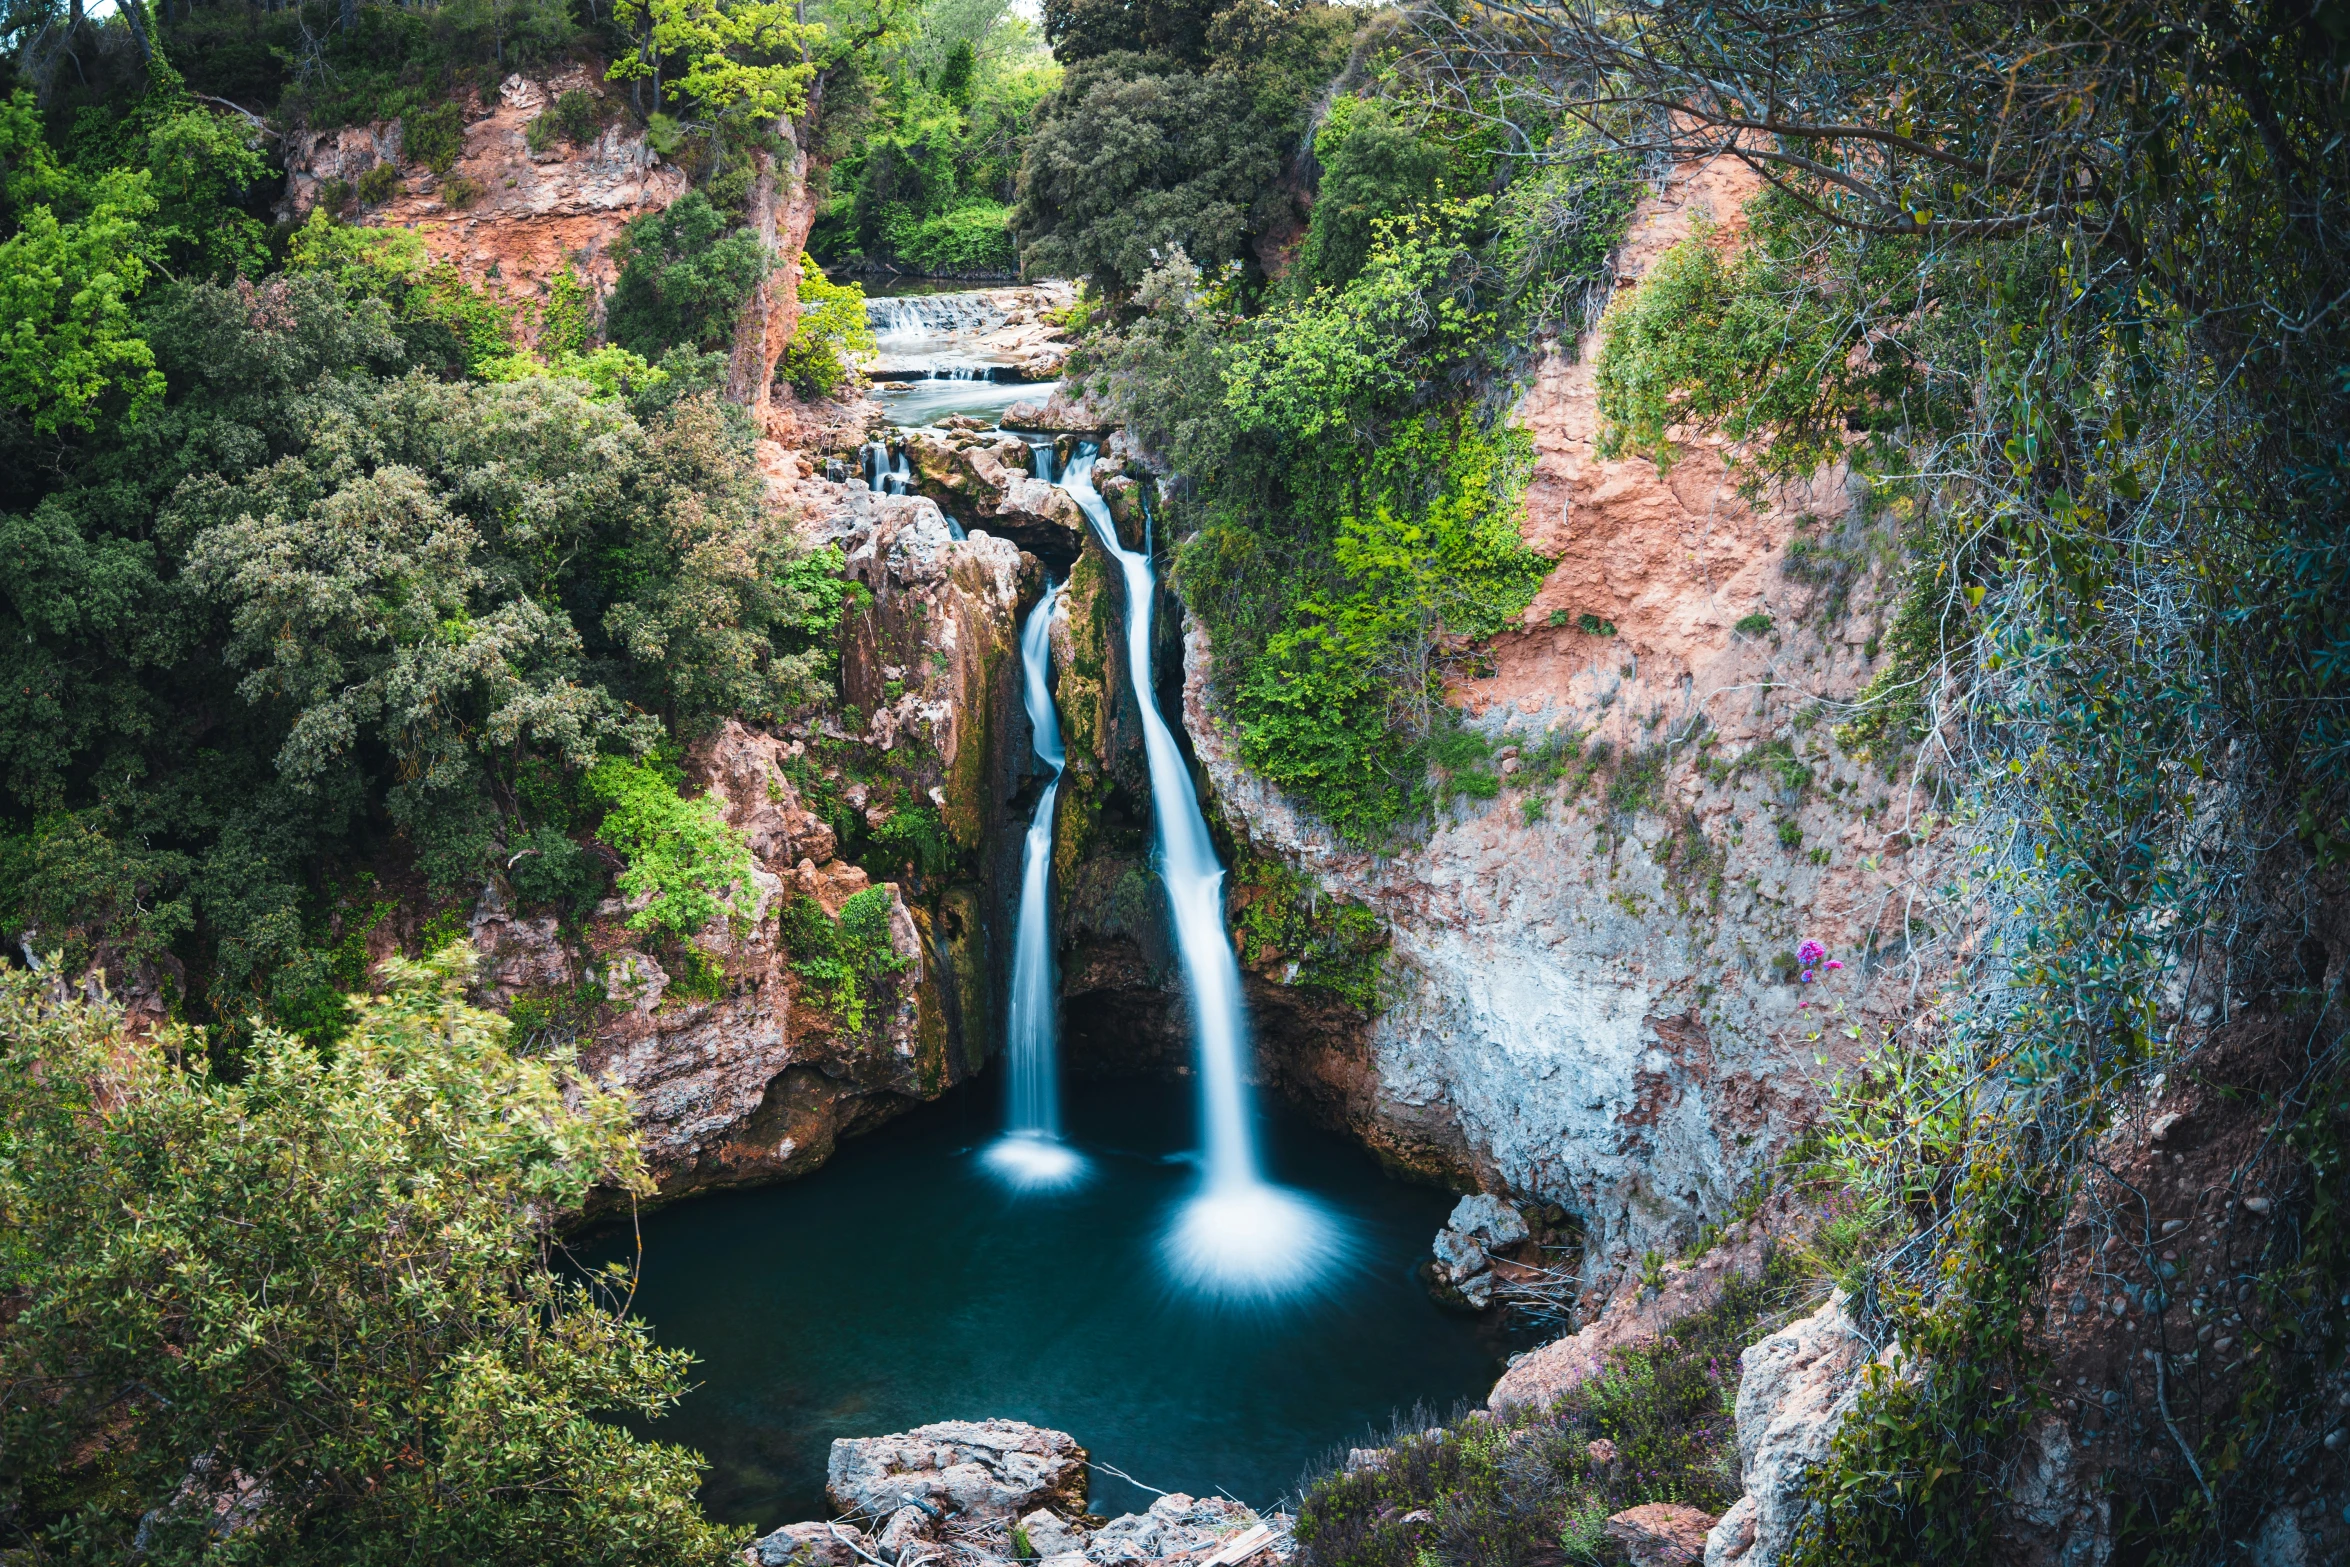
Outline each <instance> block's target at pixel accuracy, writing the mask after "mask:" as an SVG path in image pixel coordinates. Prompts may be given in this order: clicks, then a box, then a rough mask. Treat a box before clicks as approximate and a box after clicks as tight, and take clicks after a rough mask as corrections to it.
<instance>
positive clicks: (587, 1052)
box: [472, 486, 1037, 1196]
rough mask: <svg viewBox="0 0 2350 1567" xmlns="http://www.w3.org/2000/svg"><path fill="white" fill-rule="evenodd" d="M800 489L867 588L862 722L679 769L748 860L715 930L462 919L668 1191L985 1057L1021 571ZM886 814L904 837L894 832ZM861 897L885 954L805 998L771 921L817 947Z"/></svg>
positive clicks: (733, 731) (855, 643)
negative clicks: (630, 1123) (876, 907)
mask: <svg viewBox="0 0 2350 1567" xmlns="http://www.w3.org/2000/svg"><path fill="white" fill-rule="evenodd" d="M819 488H820V489H821V490H823V491H826V492H827V493H822V494H812V495H809V496H806V497H798V498H801V499H807V500H823V501H825V502H827V503H828V505H829V509H825V508H824V507H819V506H814V505H811V506H809V507H807V508H806V509H805V512H804V514H803V516H802V517H801V519H800V523H799V526H801V527H802V528H803V529H805V530H806V531H807V532H808V533H809V535H810V536H811V537H812V538H814V539H816V540H819V541H822V542H828V543H831V544H834V545H836V546H837V547H839V548H840V550H841V552H842V560H843V570H844V571H845V573H846V574H847V575H848V576H849V577H850V578H851V579H852V580H853V581H854V582H855V583H856V584H857V585H858V586H859V588H860V589H861V590H862V591H863V594H864V598H863V601H862V608H861V609H860V610H859V611H858V612H857V613H856V614H854V615H851V616H849V617H846V618H845V619H844V625H843V645H842V652H841V683H842V689H843V693H844V696H845V698H846V701H847V709H846V711H847V712H848V713H849V714H852V715H854V717H855V719H857V720H859V721H858V722H855V723H854V724H853V725H850V726H846V727H844V726H843V724H842V723H840V722H839V721H838V720H837V719H836V718H834V717H832V716H830V715H827V716H825V717H823V718H821V719H819V720H818V721H816V722H814V723H807V724H799V725H795V726H787V727H784V728H780V729H767V728H759V727H754V726H751V725H746V724H743V723H740V722H734V721H729V722H728V723H726V724H725V725H723V726H722V727H721V728H720V729H719V730H718V732H717V733H716V734H715V735H714V736H712V737H711V738H710V739H708V740H707V741H705V742H704V743H702V744H701V745H699V746H697V747H696V748H695V749H694V751H693V752H692V753H691V755H690V756H689V757H688V759H687V760H688V765H687V771H688V774H689V779H690V782H691V784H692V785H694V786H697V787H699V788H700V789H702V790H704V791H706V793H707V795H708V797H709V798H710V799H711V800H712V801H714V802H715V803H716V804H717V806H718V808H719V811H720V814H721V815H722V816H723V817H724V818H725V820H726V821H727V823H728V825H729V826H731V827H733V828H734V829H735V830H736V831H737V832H739V833H741V834H742V836H743V838H744V841H745V842H746V843H747V845H748V846H749V848H750V850H751V855H752V861H753V869H752V873H751V879H752V884H753V885H752V886H751V888H749V889H748V890H747V891H746V892H745V893H744V894H743V895H742V896H740V897H738V899H737V907H736V909H735V911H734V912H733V914H732V915H722V916H721V917H719V918H718V919H716V920H714V921H712V923H711V924H710V925H709V926H708V927H707V928H706V929H704V930H702V931H700V932H698V933H697V934H696V935H695V936H694V938H693V940H692V942H691V943H690V944H682V945H681V944H674V943H672V944H669V945H666V946H665V945H663V944H662V943H661V942H660V941H656V940H655V939H654V938H653V936H652V935H651V934H650V933H644V932H639V931H636V930H634V929H632V928H631V925H630V920H631V917H632V916H633V915H634V914H635V913H636V908H635V907H634V906H632V905H630V904H627V903H623V902H621V901H618V900H612V901H609V902H607V903H606V904H605V905H604V906H603V907H601V908H600V909H598V910H597V911H596V914H595V917H594V918H593V919H592V920H590V921H589V922H588V923H587V927H586V930H585V934H584V939H582V940H577V941H572V940H567V939H566V938H565V936H564V934H563V931H562V929H561V927H560V925H559V923H558V921H557V919H556V918H555V917H554V916H552V915H544V914H538V915H533V914H525V913H522V912H518V911H516V910H514V909H513V908H512V907H511V906H510V900H509V898H508V896H507V894H506V893H505V891H504V889H502V888H501V887H499V886H497V885H495V884H493V885H492V887H491V888H490V889H488V891H486V892H485V894H484V896H483V898H482V899H481V902H480V904H479V906H478V907H477V909H476V911H475V914H474V918H473V921H472V936H473V942H474V945H475V947H476V948H477V949H478V950H480V951H481V953H482V954H483V957H484V962H483V968H482V974H481V986H482V989H483V991H484V992H485V994H486V995H487V996H488V997H489V998H490V999H491V1000H493V1001H494V1002H496V1003H497V1004H499V1005H501V1006H504V1007H506V1008H507V1009H508V1010H509V1011H510V1012H511V1013H512V1014H513V1015H514V1016H516V1017H517V1018H527V1019H529V1020H530V1024H531V1026H532V1027H533V1028H552V1029H554V1030H555V1031H556V1032H558V1033H560V1034H562V1035H564V1036H565V1037H567V1038H568V1039H570V1040H572V1041H573V1042H575V1043H576V1047H577V1049H578V1054H579V1060H580V1063H581V1065H582V1067H583V1068H584V1069H585V1070H586V1071H588V1072H589V1073H591V1074H593V1075H595V1076H597V1077H602V1078H609V1079H612V1080H616V1081H617V1082H619V1083H620V1084H621V1085H622V1086H624V1087H626V1088H627V1089H628V1090H629V1091H630V1094H631V1096H632V1098H633V1101H634V1105H635V1110H636V1115H637V1122H638V1127H639V1134H640V1140H641V1144H642V1146H643V1148H644V1151H645V1155H646V1162H647V1164H648V1166H649V1167H650V1169H651V1172H652V1174H653V1176H654V1179H655V1181H656V1182H657V1184H658V1186H659V1189H660V1191H661V1193H662V1194H663V1195H665V1196H674V1195H678V1194H681V1193H684V1192H689V1191H696V1190H703V1189H708V1188H711V1187H718V1186H727V1185H735V1184H741V1183H745V1182H752V1181H763V1180H774V1179H779V1178H783V1177H788V1176H793V1175H798V1174H802V1173H804V1172H806V1171H807V1170H810V1169H813V1168H814V1167H815V1166H817V1165H818V1164H820V1163H822V1162H823V1161H824V1160H825V1159H826V1158H828V1157H829V1156H830V1155H831V1152H832V1150H833V1147H834V1145H835V1144H836V1142H837V1140H838V1139H839V1138H840V1137H842V1136H844V1135H848V1134H850V1133H853V1132H856V1131H859V1130H863V1129H865V1128H868V1127H870V1126H873V1125H876V1124H878V1123H879V1122H881V1121H883V1120H886V1119H887V1118H889V1117H890V1116H892V1115H894V1114H896V1113H898V1112H899V1111H901V1110H903V1109H905V1108H907V1107H909V1106H911V1105H913V1104H916V1103H919V1102H920V1101H922V1100H925V1099H929V1098H934V1097H936V1096H937V1095H938V1094H940V1093H943V1092H944V1091H945V1090H946V1089H947V1088H948V1087H950V1086H952V1085H953V1084H954V1083H956V1082H959V1081H961V1080H962V1079H964V1078H966V1077H968V1076H969V1075H970V1074H971V1073H972V1072H974V1071H976V1070H977V1069H978V1068H979V1067H980V1066H981V1065H982V1064H983V1062H984V1060H985V1058H986V1055H987V1053H988V1050H989V1048H990V1041H991V1038H992V1035H991V1033H990V1031H989V1026H988V1025H989V1020H990V1019H991V1018H992V1016H993V1015H994V1004H995V1003H994V996H993V989H992V987H993V985H994V984H995V982H996V979H995V976H996V973H997V970H998V968H999V967H1000V964H999V963H998V962H997V954H995V953H994V952H993V951H992V949H991V947H990V944H989V942H988V939H987V931H988V930H989V928H990V927H991V925H992V924H995V923H998V922H1000V917H999V913H997V912H991V911H994V910H996V908H997V905H999V904H1000V903H1001V902H1002V900H1003V898H1004V896H1005V895H1006V894H1005V893H1004V891H1003V886H1004V877H1003V874H1002V871H1003V868H1002V867H1001V866H999V865H997V864H996V863H995V859H994V857H995V856H996V855H997V851H998V850H999V848H1000V846H1001V845H1003V844H1006V843H1009V842H1010V841H1011V838H1012V835H1010V834H1008V833H1006V832H1004V831H1003V825H1004V824H1003V819H1002V812H1003V808H1004V807H1003V802H1004V801H1005V800H1006V799H1008V798H1009V797H1010V796H1011V794H1012V793H1013V792H1014V784H1013V780H1014V779H1015V778H1016V777H1017V776H1018V769H1019V767H1020V765H1021V757H1022V752H1021V749H1020V748H1021V744H1022V743H1023V741H1024V738H1025V737H1024V734H1021V733H1016V732H1015V730H1016V729H1017V727H1018V726H1017V724H1016V723H1015V722H1014V721H1013V720H1012V719H1011V718H1010V716H1009V715H1014V714H1017V712H1018V711H1019V706H1018V685H1017V682H1018V679H1019V659H1018V651H1017V645H1016V637H1017V625H1018V617H1019V613H1020V610H1021V608H1022V606H1023V601H1024V599H1027V598H1032V597H1033V594H1034V592H1035V590H1036V586H1037V584H1036V576H1037V571H1036V567H1035V563H1034V561H1033V559H1032V558H1030V557H1026V556H1023V555H1022V554H1021V553H1020V552H1019V551H1018V550H1017V549H1015V548H1014V547H1013V546H1012V545H1011V544H1009V543H1008V542H1006V541H1004V540H1002V539H996V538H990V537H987V536H986V535H984V534H980V535H974V536H972V537H970V538H967V539H962V540H957V539H954V538H951V537H950V536H949V534H948V531H947V528H946V523H945V519H944V518H943V517H942V516H941V515H940V514H939V511H938V508H937V507H936V506H934V505H932V504H931V503H930V502H929V501H927V500H923V499H921V498H919V497H887V496H873V495H870V494H869V493H867V492H866V491H864V490H863V489H862V487H859V486H829V487H819ZM901 816H903V817H904V818H905V819H906V821H908V822H910V823H913V824H914V825H913V827H912V829H911V830H910V831H903V832H899V833H896V834H892V833H890V832H889V831H888V829H889V827H890V824H891V823H892V822H893V821H894V820H896V819H898V818H899V817H901ZM836 823H840V824H843V825H844V826H853V828H854V829H855V831H856V833H857V842H856V843H854V844H851V843H844V842H842V840H841V837H840V833H839V830H837V829H836V825H835V824H836ZM933 846H935V847H933ZM860 860H861V861H862V863H860ZM868 866H871V867H872V868H871V869H870V870H869V869H868ZM876 873H878V874H876ZM874 888H879V889H880V890H881V892H882V893H883V894H884V896H885V897H886V900H887V904H886V919H887V929H888V948H889V951H888V954H887V957H886V960H880V959H879V955H875V956H876V959H877V961H875V962H874V964H873V965H872V968H873V971H872V972H870V973H861V974H860V975H859V977H858V978H857V979H856V980H855V981H854V982H853V983H854V984H855V985H856V986H857V987H858V988H857V989H856V990H855V992H854V993H853V994H851V993H849V992H846V991H844V990H842V989H841V987H840V986H839V984H838V983H837V982H836V981H834V980H830V979H827V980H825V981H823V982H815V981H811V979H810V978H809V975H808V972H807V971H806V970H804V968H803V966H802V964H803V960H804V959H806V958H808V957H809V956H810V954H808V953H805V952H799V953H795V952H794V951H793V950H791V947H790V939H791V938H789V937H788V935H787V931H788V929H789V927H788V926H787V924H786V921H785V919H784V915H785V912H786V910H787V909H788V908H789V907H790V906H792V905H794V904H797V903H802V902H804V903H805V904H806V905H807V906H808V907H809V909H810V911H811V912H810V914H809V916H808V917H809V918H810V919H813V920H814V921H816V925H815V926H813V927H809V928H815V929H820V928H821V926H822V925H823V924H825V923H827V922H830V921H832V920H834V919H837V917H838V916H839V915H840V913H841V910H842V908H843V907H844V906H845V905H846V904H847V902H848V901H849V900H850V899H851V898H854V897H857V896H858V895H860V894H863V893H866V892H868V891H869V890H871V889H874Z"/></svg>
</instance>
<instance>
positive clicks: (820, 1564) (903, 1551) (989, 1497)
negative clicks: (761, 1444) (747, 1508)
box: [745, 1420, 1289, 1567]
mask: <svg viewBox="0 0 2350 1567" xmlns="http://www.w3.org/2000/svg"><path fill="white" fill-rule="evenodd" d="M1088 1467H1089V1460H1088V1458H1087V1454H1086V1451H1085V1449H1084V1448H1083V1447H1080V1446H1079V1445H1078V1444H1077V1441H1076V1439H1075V1438H1074V1437H1072V1436H1070V1435H1069V1434H1068V1433H1067V1432H1065V1431H1053V1430H1049V1429H1047V1428H1045V1427H1042V1426H1033V1425H1029V1424H1026V1423H1025V1422H1022V1421H1018V1420H947V1421H941V1422H939V1423H937V1424H935V1425H927V1426H921V1427H919V1428H917V1429H915V1430H912V1431H900V1432H895V1433H892V1434H891V1435H888V1436H875V1437H844V1438H841V1439H840V1440H837V1441H835V1442H834V1443H833V1444H832V1455H831V1459H830V1462H829V1464H828V1466H827V1470H826V1478H825V1491H826V1494H827V1496H828V1497H829V1498H830V1500H831V1502H832V1505H833V1506H835V1507H837V1508H839V1509H840V1510H841V1512H842V1513H843V1514H845V1515H848V1516H850V1517H854V1518H859V1519H865V1520H870V1521H871V1522H872V1523H873V1524H874V1532H873V1533H870V1534H868V1533H865V1532H862V1531H860V1530H857V1529H852V1528H850V1527H849V1526H848V1525H846V1524H839V1523H832V1524H827V1523H798V1524H790V1525H787V1526H786V1527H784V1528H781V1529H778V1530H776V1531H774V1532H773V1533H771V1534H768V1535H766V1536H764V1537H762V1538H761V1539H759V1540H758V1541H757V1542H755V1543H754V1544H753V1545H752V1546H751V1548H750V1549H749V1550H748V1551H747V1552H746V1553H745V1560H747V1561H750V1562H753V1563H758V1564H762V1567H783V1564H785V1563H792V1564H795V1567H851V1564H850V1563H848V1562H844V1561H843V1560H842V1559H841V1555H840V1553H841V1552H843V1551H847V1552H848V1553H849V1554H850V1555H852V1556H854V1557H856V1559H857V1560H859V1561H861V1562H863V1563H864V1567H874V1564H876V1563H880V1564H883V1567H891V1564H894V1567H914V1564H915V1563H918V1562H925V1561H928V1562H937V1563H941V1564H944V1567H1008V1564H1009V1563H1010V1562H1011V1561H1013V1560H1014V1559H1031V1560H1039V1561H1042V1562H1044V1563H1048V1564H1051V1567H1139V1564H1142V1563H1155V1562H1183V1563H1188V1564H1192V1567H1241V1564H1242V1563H1244V1562H1248V1561H1251V1560H1258V1559H1264V1558H1271V1559H1274V1560H1285V1559H1286V1558H1287V1556H1288V1554H1289V1541H1288V1536H1287V1533H1286V1531H1285V1530H1283V1529H1277V1528H1274V1527H1270V1526H1268V1525H1266V1523H1265V1522H1264V1520H1262V1519H1260V1518H1258V1516H1257V1515H1256V1513H1254V1512H1253V1511H1251V1510H1250V1509H1249V1508H1247V1507H1244V1506H1242V1505H1241V1504H1240V1503H1238V1502H1236V1501H1233V1500H1231V1499H1230V1498H1229V1497H1221V1496H1206V1497H1192V1496H1187V1495H1185V1494H1183V1493H1182V1492H1180V1491H1177V1492H1172V1493H1169V1494H1166V1495H1162V1496H1160V1497H1159V1498H1158V1499H1157V1500H1156V1501H1154V1502H1152V1503H1151V1505H1150V1507H1149V1509H1148V1510H1147V1511H1144V1512H1139V1513H1128V1514H1125V1515H1124V1516H1123V1517H1118V1518H1113V1519H1109V1520H1107V1521H1104V1520H1102V1519H1100V1518H1096V1517H1093V1516H1091V1515H1090V1514H1088V1513H1087V1512H1086V1511H1085V1498H1086V1488H1087V1484H1088V1473H1087V1472H1088Z"/></svg>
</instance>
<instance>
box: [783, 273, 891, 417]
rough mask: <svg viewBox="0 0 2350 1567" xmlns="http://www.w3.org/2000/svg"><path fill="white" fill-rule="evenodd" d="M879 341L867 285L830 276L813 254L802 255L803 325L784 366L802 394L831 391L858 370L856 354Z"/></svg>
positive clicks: (827, 394) (794, 336) (787, 377)
mask: <svg viewBox="0 0 2350 1567" xmlns="http://www.w3.org/2000/svg"><path fill="white" fill-rule="evenodd" d="M872 347H873V328H872V327H871V325H869V324H868V323H867V321H866V319H865V291H864V289H862V288H860V287H858V286H857V285H856V284H854V283H834V282H831V281H830V280H828V279H827V278H826V277H825V276H824V273H823V272H822V270H821V269H819V268H818V267H817V265H816V263H815V261H814V259H813V258H811V257H809V256H807V255H802V256H801V257H800V326H799V330H798V331H797V332H795V333H793V334H792V340H791V345H790V346H789V347H787V348H786V349H785V350H784V351H783V362H782V364H781V365H780V366H778V369H779V370H780V371H781V373H782V375H783V378H784V379H785V380H787V381H789V382H790V383H791V387H792V390H793V391H795V392H797V393H799V395H800V396H802V397H830V396H831V395H832V394H833V393H834V392H837V391H839V390H840V388H841V386H842V385H843V383H845V382H847V381H848V380H849V379H850V377H852V376H853V375H854V374H855V373H856V366H855V364H854V360H853V356H854V355H856V354H858V353H862V352H868V351H870V350H871V349H872Z"/></svg>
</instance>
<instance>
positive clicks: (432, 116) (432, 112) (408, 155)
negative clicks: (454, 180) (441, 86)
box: [400, 103, 465, 179]
mask: <svg viewBox="0 0 2350 1567" xmlns="http://www.w3.org/2000/svg"><path fill="white" fill-rule="evenodd" d="M464 152H465V122H464V119H463V118H462V117H461V116H460V115H459V113H458V111H457V105H455V104H454V103H437V104H434V105H433V106H432V107H431V108H429V109H414V110H411V111H409V112H408V113H407V114H406V115H403V116H402V117H401V119H400V155H401V156H402V157H403V158H405V159H406V160H407V161H408V162H410V163H421V164H423V165H424V166H425V167H426V168H428V169H430V170H432V171H433V173H435V174H437V175H439V176H441V177H442V178H444V179H445V178H447V177H448V173H449V171H450V170H451V169H453V168H455V167H456V166H457V160H458V158H460V157H461V156H463V155H464Z"/></svg>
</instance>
